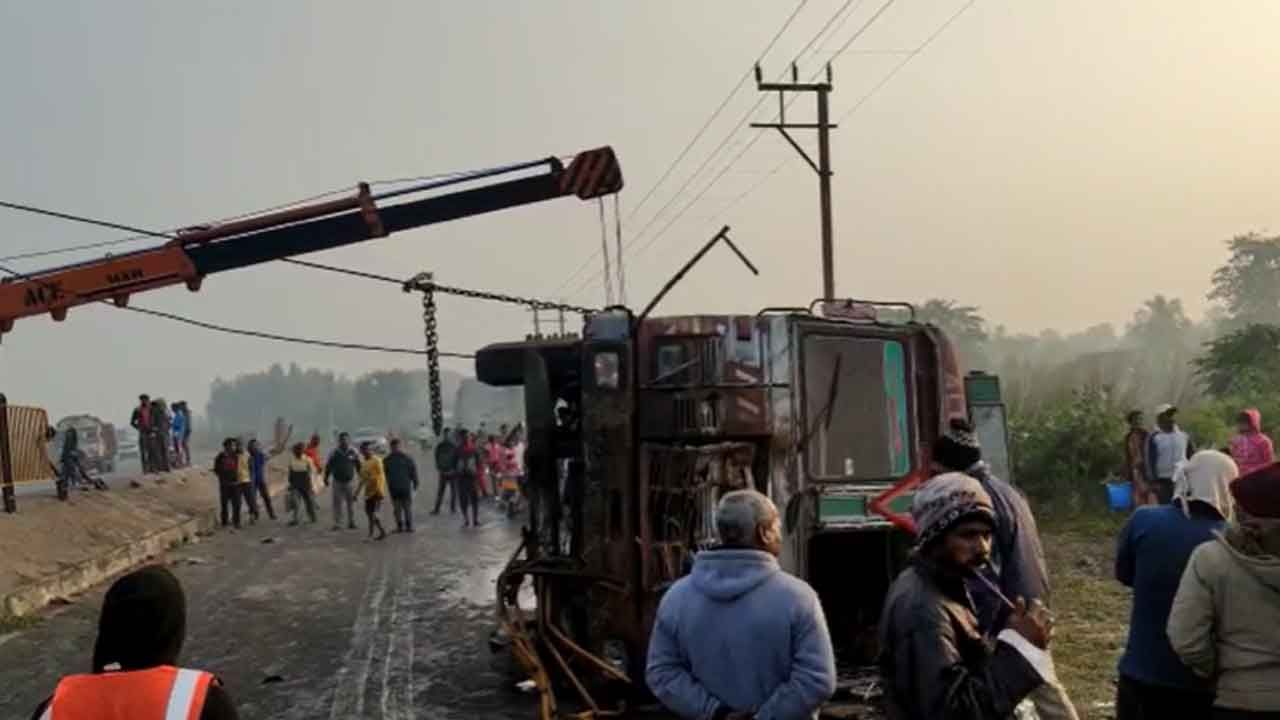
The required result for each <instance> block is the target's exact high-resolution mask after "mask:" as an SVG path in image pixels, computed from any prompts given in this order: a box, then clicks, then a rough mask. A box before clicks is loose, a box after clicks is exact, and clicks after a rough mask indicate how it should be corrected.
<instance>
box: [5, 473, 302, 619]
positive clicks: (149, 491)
mask: <svg viewBox="0 0 1280 720" xmlns="http://www.w3.org/2000/svg"><path fill="white" fill-rule="evenodd" d="M268 481H269V483H270V485H271V488H272V491H273V494H277V493H278V492H280V490H281V489H282V488H283V485H284V476H283V471H282V469H281V467H280V464H279V463H278V462H273V463H271V468H270V471H269V474H268ZM137 484H138V485H139V487H131V486H129V485H122V486H121V487H119V488H117V489H112V490H110V491H105V492H103V491H96V490H95V491H90V492H74V493H73V494H72V496H71V498H70V499H68V500H67V501H65V502H63V501H60V500H57V499H56V498H52V497H36V498H24V499H23V502H22V503H21V505H20V507H19V509H18V512H17V513H14V514H12V515H5V514H0V617H2V616H5V615H9V616H22V615H27V614H30V613H32V612H34V611H36V610H39V609H40V608H43V607H45V606H47V605H49V604H50V603H53V602H55V601H58V600H60V599H66V598H70V597H72V596H74V595H75V594H77V593H80V592H83V591H84V590H87V589H88V588H91V587H93V586H94V585H96V584H98V583H100V582H103V581H104V580H107V579H108V578H111V577H112V576H114V575H117V574H119V573H122V572H124V571H126V570H129V569H130V568H133V567H136V566H137V565H140V564H142V563H144V562H146V561H147V560H148V559H151V558H154V557H156V556H158V555H160V554H162V553H164V552H165V551H166V550H168V549H169V548H171V547H174V546H175V545H180V544H182V543H187V542H192V541H194V540H195V539H196V537H197V536H198V535H199V534H200V533H202V532H206V531H209V530H212V529H213V527H214V525H215V524H216V521H217V508H218V488H217V481H216V480H214V478H213V475H212V474H211V473H210V472H209V471H208V470H205V469H196V468H187V469H184V470H178V471H175V472H172V473H167V474H164V475H148V476H146V477H142V478H138V479H137Z"/></svg>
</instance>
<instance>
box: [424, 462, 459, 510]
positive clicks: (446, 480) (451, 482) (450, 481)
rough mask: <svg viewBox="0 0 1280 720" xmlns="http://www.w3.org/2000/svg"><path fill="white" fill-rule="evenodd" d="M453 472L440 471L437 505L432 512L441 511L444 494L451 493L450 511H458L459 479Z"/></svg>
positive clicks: (437, 486)
mask: <svg viewBox="0 0 1280 720" xmlns="http://www.w3.org/2000/svg"><path fill="white" fill-rule="evenodd" d="M456 477H457V476H455V475H454V474H453V473H444V472H442V473H440V474H439V481H438V482H437V483H436V507H435V509H434V510H432V511H431V512H432V513H439V512H440V503H441V501H443V500H444V494H445V493H446V492H447V493H449V512H451V513H453V512H457V511H458V488H457V486H456V485H457V480H456Z"/></svg>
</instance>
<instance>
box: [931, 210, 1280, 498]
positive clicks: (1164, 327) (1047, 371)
mask: <svg viewBox="0 0 1280 720" xmlns="http://www.w3.org/2000/svg"><path fill="white" fill-rule="evenodd" d="M1226 244H1227V249H1228V253H1229V256H1228V260H1227V261H1226V263H1224V264H1223V265H1222V266H1221V267H1219V268H1217V269H1216V270H1214V271H1213V273H1212V275H1211V277H1210V280H1211V288H1210V291H1209V293H1208V299H1209V300H1210V301H1211V303H1212V304H1211V307H1210V310H1209V311H1208V312H1207V313H1206V315H1205V317H1204V318H1202V319H1200V320H1198V321H1196V320H1192V319H1191V318H1190V317H1189V316H1188V315H1187V313H1186V310H1185V308H1184V307H1183V304H1182V301H1181V300H1180V299H1178V298H1176V297H1170V296H1166V295H1155V296H1153V297H1151V298H1149V299H1147V300H1145V301H1144V302H1143V303H1142V304H1141V305H1140V306H1139V307H1138V308H1136V309H1135V310H1134V312H1133V315H1132V318H1131V319H1130V321H1129V322H1128V323H1127V325H1126V326H1125V327H1124V328H1122V329H1117V328H1116V327H1114V326H1113V325H1111V324H1110V323H1102V324H1099V325H1095V326H1092V327H1089V328H1086V329H1085V330H1083V331H1080V332H1077V333H1071V334H1066V335H1063V334H1061V333H1058V332H1056V331H1054V330H1045V331H1043V332H1041V333H1039V334H1038V335H1032V334H1026V333H1010V332H1009V331H1008V330H1007V329H1006V328H1005V327H1004V326H1003V325H996V326H995V327H994V328H993V327H992V326H991V325H990V324H989V323H988V321H987V319H986V318H985V317H983V315H982V313H981V310H980V309H979V308H977V307H975V306H971V305H965V304H963V303H960V302H957V301H955V300H946V299H930V300H927V301H925V302H924V303H923V304H922V305H921V306H920V308H919V313H918V315H919V317H920V318H921V319H922V320H925V321H927V322H932V323H934V324H936V325H938V326H939V327H941V328H942V329H943V330H944V331H945V332H947V334H948V336H949V337H951V338H952V340H953V342H955V344H956V346H957V350H958V352H959V353H960V355H961V358H962V361H963V363H964V365H965V366H966V367H967V368H969V369H973V370H984V371H987V372H992V373H995V374H997V375H999V376H1000V379H1001V384H1002V388H1003V390H1004V394H1005V401H1006V404H1007V406H1008V410H1009V415H1010V429H1011V433H1010V434H1011V438H1010V440H1011V452H1012V453H1013V456H1014V457H1013V462H1014V467H1015V474H1016V475H1017V479H1018V480H1019V482H1020V483H1022V484H1023V486H1024V487H1026V488H1027V489H1028V490H1029V491H1030V492H1032V493H1033V494H1040V495H1043V496H1046V497H1053V498H1054V499H1055V500H1065V501H1066V502H1069V503H1072V504H1077V505H1078V504H1083V503H1089V502H1091V498H1092V499H1096V498H1100V497H1101V494H1100V489H1099V488H1098V483H1099V482H1100V481H1101V480H1103V479H1104V478H1106V477H1107V476H1108V475H1110V474H1112V473H1114V472H1116V471H1118V470H1119V468H1120V465H1121V463H1122V459H1123V458H1122V438H1123V436H1124V433H1125V428H1126V425H1125V420H1124V416H1125V414H1126V413H1127V412H1128V411H1129V410H1133V409H1137V410H1144V411H1147V412H1148V415H1149V414H1150V408H1152V407H1153V406H1155V405H1156V404H1158V403H1161V402H1172V403H1175V404H1177V405H1178V406H1179V407H1180V408H1181V416H1180V422H1181V424H1182V425H1183V427H1184V429H1186V430H1187V431H1188V432H1190V433H1191V434H1192V435H1193V436H1194V437H1195V439H1196V441H1197V443H1198V445H1199V446H1200V447H1220V446H1222V445H1224V444H1225V443H1226V441H1227V439H1228V438H1229V436H1230V434H1231V432H1232V429H1233V428H1234V424H1235V423H1234V419H1235V416H1236V414H1237V413H1238V412H1239V411H1240V409H1241V408H1244V407H1257V408H1259V409H1260V410H1261V411H1262V413H1263V419H1264V423H1265V422H1266V420H1267V419H1268V418H1270V420H1271V423H1272V425H1273V426H1274V427H1275V428H1277V429H1280V236H1271V237H1266V236H1262V235H1259V234H1256V233H1250V234H1247V235H1240V236H1237V237H1234V238H1232V239H1231V240H1229V241H1227V243H1226ZM1276 439H1280V437H1277V438H1276Z"/></svg>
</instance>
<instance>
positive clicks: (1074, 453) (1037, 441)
mask: <svg viewBox="0 0 1280 720" xmlns="http://www.w3.org/2000/svg"><path fill="white" fill-rule="evenodd" d="M1108 394H1109V390H1108V388H1106V387H1102V386H1087V387H1083V388H1079V389H1076V390H1074V391H1072V392H1071V393H1070V395H1069V396H1068V397H1066V398H1064V399H1062V400H1059V401H1057V402H1053V403H1049V404H1046V405H1043V406H1042V407H1041V408H1040V409H1039V410H1038V411H1037V412H1035V413H1034V414H1031V415H1027V416H1021V417H1014V418H1012V420H1011V423H1010V433H1009V434H1010V437H1011V444H1012V447H1011V451H1012V455H1013V463H1014V474H1015V477H1016V478H1017V480H1018V483H1019V484H1020V485H1021V486H1022V487H1023V489H1024V490H1025V491H1026V492H1027V493H1028V494H1029V495H1032V496H1033V497H1035V498H1036V499H1037V500H1039V501H1040V504H1041V505H1042V506H1045V507H1048V508H1051V509H1055V510H1064V511H1076V510H1079V509H1081V508H1082V507H1085V506H1099V507H1100V506H1101V505H1102V503H1103V500H1104V493H1103V491H1102V488H1101V487H1100V483H1102V482H1103V481H1105V480H1106V479H1107V478H1108V477H1111V476H1112V475H1115V474H1117V473H1118V472H1119V471H1120V469H1121V468H1122V467H1123V464H1124V436H1125V433H1126V425H1125V421H1124V418H1123V417H1122V414H1121V413H1119V412H1116V411H1115V410H1114V409H1113V408H1112V407H1111V404H1110V402H1109V397H1108Z"/></svg>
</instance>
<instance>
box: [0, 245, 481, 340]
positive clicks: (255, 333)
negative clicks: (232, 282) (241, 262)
mask: <svg viewBox="0 0 1280 720" xmlns="http://www.w3.org/2000/svg"><path fill="white" fill-rule="evenodd" d="M0 271H3V272H6V273H8V274H10V275H12V276H14V277H17V278H20V279H24V280H29V281H32V282H36V283H40V282H41V281H40V280H39V279H38V278H34V277H32V276H30V275H27V274H26V273H23V272H19V271H17V270H14V269H13V268H9V267H6V266H4V265H0ZM99 302H100V303H101V304H103V305H106V306H107V307H111V308H114V309H116V310H127V311H129V312H134V313H139V314H141V315H148V316H151V317H158V318H163V319H165V320H171V321H174V322H179V323H183V324H185V325H191V326H194V327H198V328H203V329H205V330H213V331H216V332H221V333H226V334H231V335H241V336H244V337H252V338H258V339H262V340H275V341H279V342H287V343H294V344H299V345H312V346H318V347H327V348H335V349H340V350H363V351H369V352H383V353H393V354H401V355H426V354H427V351H426V350H418V349H415V348H405V347H392V346H388V345H368V344H364V343H350V342H341V341H336V340H317V339H314V338H304V337H298V336H293V335H283V334H280V333H273V332H265V331H262V330H248V329H245V328H235V327H230V326H227V325H219V324H216V323H211V322H206V321H204V320H196V319H195V318H190V317H187V316H185V315H178V314H177V313H170V312H164V311H161V310H153V309H151V308H145V307H137V306H133V305H124V306H121V305H116V304H115V303H112V302H108V301H106V300H102V301H99ZM439 354H440V355H441V356H442V357H450V358H463V359H469V358H473V357H475V356H474V355H469V354H467V353H455V352H440V353H439Z"/></svg>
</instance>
